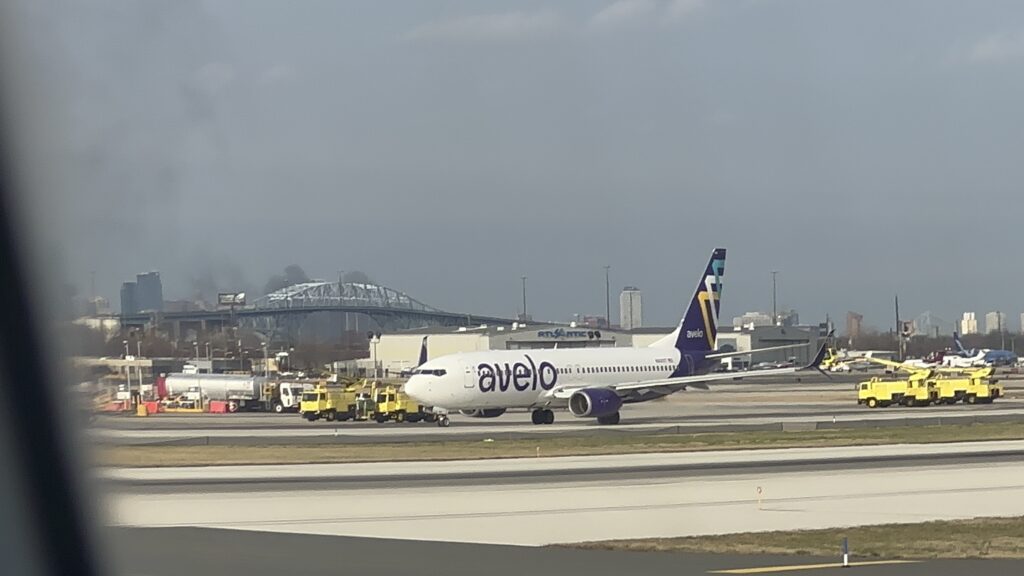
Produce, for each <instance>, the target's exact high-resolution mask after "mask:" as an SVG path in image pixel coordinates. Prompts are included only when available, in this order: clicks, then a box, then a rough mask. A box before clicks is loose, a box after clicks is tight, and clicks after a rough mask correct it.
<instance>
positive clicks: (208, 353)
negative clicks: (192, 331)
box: [206, 342, 213, 360]
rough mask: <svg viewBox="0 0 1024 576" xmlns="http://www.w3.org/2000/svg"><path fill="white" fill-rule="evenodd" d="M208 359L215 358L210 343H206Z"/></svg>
mask: <svg viewBox="0 0 1024 576" xmlns="http://www.w3.org/2000/svg"><path fill="white" fill-rule="evenodd" d="M206 359H207V360H213V356H211V355H210V343H209V342H207V343H206Z"/></svg>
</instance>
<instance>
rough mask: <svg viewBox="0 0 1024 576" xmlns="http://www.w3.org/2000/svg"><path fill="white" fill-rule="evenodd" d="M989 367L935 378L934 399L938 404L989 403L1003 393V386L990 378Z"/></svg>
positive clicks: (991, 370) (990, 371)
mask: <svg viewBox="0 0 1024 576" xmlns="http://www.w3.org/2000/svg"><path fill="white" fill-rule="evenodd" d="M994 372H995V370H994V369H993V368H991V367H989V368H982V369H981V370H975V371H973V372H970V373H969V374H966V375H964V376H961V377H945V376H940V377H938V378H935V380H934V381H933V386H934V388H935V401H936V403H938V404H956V403H957V402H964V403H966V404H991V403H992V402H993V401H994V400H995V399H997V398H999V397H1000V396H1002V395H1003V386H1002V385H1001V384H999V383H998V382H999V381H998V380H996V379H995V378H992V374H993V373H994Z"/></svg>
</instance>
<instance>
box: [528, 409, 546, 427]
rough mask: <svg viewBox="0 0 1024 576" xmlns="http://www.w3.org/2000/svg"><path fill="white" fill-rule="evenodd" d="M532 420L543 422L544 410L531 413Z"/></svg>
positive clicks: (536, 422) (537, 422)
mask: <svg viewBox="0 0 1024 576" xmlns="http://www.w3.org/2000/svg"><path fill="white" fill-rule="evenodd" d="M530 420H531V421H532V422H533V423H534V424H543V423H544V410H534V411H533V412H532V413H531V414H530Z"/></svg>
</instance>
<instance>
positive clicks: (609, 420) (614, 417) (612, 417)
mask: <svg viewBox="0 0 1024 576" xmlns="http://www.w3.org/2000/svg"><path fill="white" fill-rule="evenodd" d="M597 423H598V424H606V425H611V426H614V425H616V424H618V423H619V413H618V412H616V413H614V414H609V415H607V416H598V417H597Z"/></svg>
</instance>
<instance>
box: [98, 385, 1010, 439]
mask: <svg viewBox="0 0 1024 576" xmlns="http://www.w3.org/2000/svg"><path fill="white" fill-rule="evenodd" d="M819 378H820V377H819ZM837 378H846V379H847V380H849V381H836V382H833V381H813V382H803V383H792V382H791V383H788V384H785V383H780V384H756V385H753V384H747V383H738V384H729V385H723V386H719V387H718V388H716V389H714V390H712V391H710V392H704V391H687V392H683V393H679V394H675V395H673V396H670V397H668V398H666V399H664V400H660V401H655V402H646V403H642V404H633V405H628V406H626V407H624V408H623V412H622V414H623V423H622V424H621V425H619V426H600V425H598V424H596V422H594V421H592V420H590V419H578V418H573V417H571V416H570V415H568V414H567V413H564V412H561V413H559V414H558V415H557V417H556V422H555V424H553V425H550V426H536V425H533V424H532V423H531V422H530V416H529V414H528V413H527V412H526V411H510V412H509V413H507V414H505V415H503V416H501V417H498V418H488V419H481V418H470V417H466V416H461V415H457V414H456V415H453V417H452V426H451V427H450V428H446V429H442V428H438V427H436V426H434V425H431V424H426V423H419V424H409V423H405V424H396V423H393V422H389V423H385V424H377V423H375V422H374V423H367V422H325V421H320V422H313V423H310V422H306V421H304V420H302V419H301V418H300V417H299V416H298V415H297V414H259V413H255V414H254V413H248V414H225V415H219V414H200V415H182V414H160V415H154V416H151V417H148V418H136V417H127V416H101V417H99V418H98V419H97V420H96V421H95V422H94V426H93V427H92V428H91V429H90V430H89V431H88V434H89V437H90V439H91V440H92V441H94V442H99V443H111V444H156V445H211V444H222V445H224V444H231V445H238V444H250V445H255V444H275V443H277V444H288V443H304V444H332V443H339V442H341V443H375V442H424V441H442V440H451V439H453V438H455V439H459V440H482V439H486V438H497V437H500V438H502V439H523V438H533V437H537V436H541V435H550V434H557V435H560V436H594V435H601V434H631V433H648V434H650V433H659V434H665V433H669V434H671V433H695V432H711V431H719V432H729V431H761V430H818V429H837V428H864V427H893V426H922V425H939V424H951V423H958V424H970V423H976V422H1020V421H1024V397H1022V396H1024V395H1022V392H1021V390H1020V388H1019V384H1020V383H1021V381H1019V380H1014V381H1008V382H1007V383H1006V387H1007V393H1008V398H1004V399H1000V400H998V401H997V402H995V403H993V404H989V405H972V406H968V405H962V404H961V405H955V406H931V407H927V408H902V407H890V408H885V409H877V410H870V409H868V408H865V407H862V406H858V405H857V404H856V400H855V396H854V393H853V390H852V385H853V381H855V380H857V379H861V378H863V376H857V377H852V378H851V377H850V376H848V375H841V376H837Z"/></svg>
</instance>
